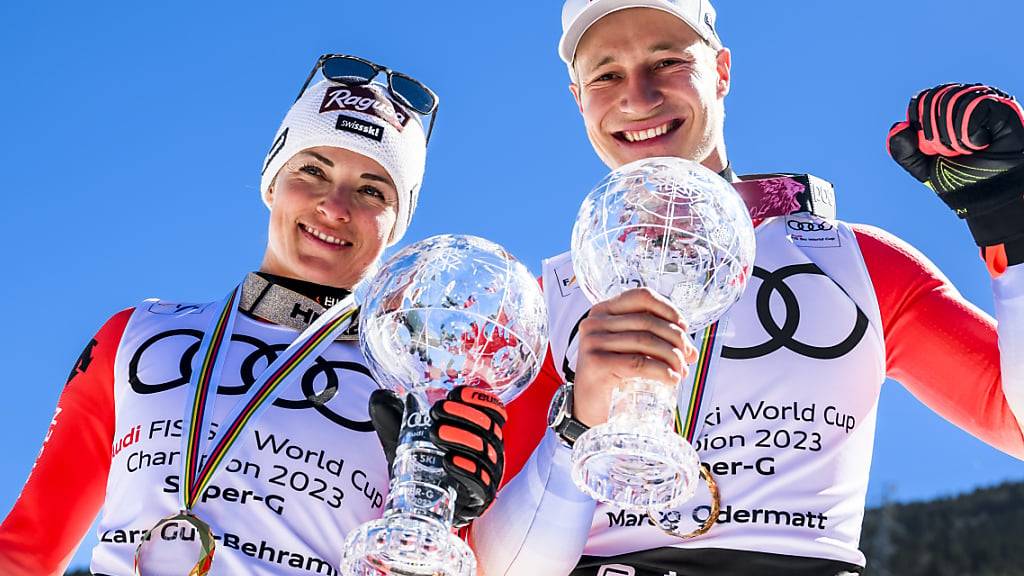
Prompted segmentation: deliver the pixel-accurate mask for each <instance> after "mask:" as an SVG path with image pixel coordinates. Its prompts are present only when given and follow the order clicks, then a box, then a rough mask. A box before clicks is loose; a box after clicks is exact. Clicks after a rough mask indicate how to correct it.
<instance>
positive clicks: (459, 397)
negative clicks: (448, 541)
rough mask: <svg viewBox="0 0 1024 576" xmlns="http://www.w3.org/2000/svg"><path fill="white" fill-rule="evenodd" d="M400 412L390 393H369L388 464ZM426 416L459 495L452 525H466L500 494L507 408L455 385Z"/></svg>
mask: <svg viewBox="0 0 1024 576" xmlns="http://www.w3.org/2000/svg"><path fill="white" fill-rule="evenodd" d="M403 410H404V404H403V403H402V401H401V400H400V399H399V398H398V396H396V395H395V394H394V393H393V392H391V391H388V390H374V391H373V393H372V394H371V395H370V419H371V420H372V421H373V426H374V429H375V430H376V431H377V436H378V438H379V439H380V443H381V446H383V448H384V454H385V456H386V457H387V460H388V466H389V467H390V466H391V464H392V463H393V462H394V459H395V451H396V450H397V449H398V437H399V432H400V429H401V424H402V414H403ZM430 417H431V418H432V420H433V422H432V424H431V429H430V438H431V440H432V441H433V442H434V444H436V445H437V447H438V448H440V449H441V450H442V451H443V452H444V469H445V472H447V473H448V477H449V479H450V480H451V482H452V486H453V487H454V488H455V491H456V493H457V497H456V500H455V525H456V526H464V525H466V524H469V523H470V522H471V521H472V520H473V519H475V518H477V517H478V516H480V515H481V514H483V512H484V511H485V510H487V508H488V507H489V506H490V505H491V503H492V502H493V501H494V497H495V495H496V494H497V492H498V484H499V483H500V482H501V476H502V473H503V472H504V470H505V447H504V442H503V439H502V433H501V427H502V426H504V425H505V418H506V415H505V407H504V406H503V405H502V403H501V401H500V400H498V398H497V397H496V396H494V395H493V394H490V393H489V392H486V391H484V390H480V389H477V388H469V387H465V386H459V387H456V388H455V389H453V390H452V391H451V392H449V393H448V397H447V398H446V399H444V400H441V401H440V402H437V403H436V404H434V406H433V407H432V408H431V410H430Z"/></svg>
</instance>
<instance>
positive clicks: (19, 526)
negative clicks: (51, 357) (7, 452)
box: [0, 309, 132, 576]
mask: <svg viewBox="0 0 1024 576" xmlns="http://www.w3.org/2000/svg"><path fill="white" fill-rule="evenodd" d="M131 313H132V310H131V309H128V310H124V311H122V312H119V313H118V314H116V315H114V316H113V317H111V319H110V320H108V321H107V323H106V324H104V325H103V327H102V328H100V331H99V332H97V333H96V336H95V337H94V338H93V339H92V340H91V341H90V342H89V343H88V344H87V345H86V347H85V350H84V351H83V352H82V355H81V356H80V357H79V358H78V361H77V362H76V363H75V366H74V368H72V370H71V375H70V376H69V377H68V382H67V384H66V385H65V387H64V390H63V392H61V395H60V400H59V401H58V402H57V409H56V411H55V413H54V416H53V421H52V422H50V429H49V430H48V431H47V433H46V438H45V439H43V448H42V450H41V451H40V453H39V457H38V458H36V462H35V465H34V466H33V468H32V472H31V473H30V474H29V477H28V481H27V482H26V483H25V487H24V488H23V489H22V491H21V495H20V496H19V497H18V500H17V501H16V502H15V503H14V508H12V509H11V512H10V514H8V515H7V518H6V519H5V520H4V521H3V524H0V574H4V575H5V576H29V575H31V576H39V575H40V574H54V575H60V574H63V573H64V568H65V567H66V566H67V564H68V562H70V561H71V557H72V555H73V554H74V552H75V549H76V548H77V547H78V544H79V543H80V542H81V541H82V538H83V537H84V536H85V533H86V531H87V530H88V529H89V526H90V525H91V524H92V521H93V519H95V518H96V514H97V513H98V512H99V510H100V507H101V506H102V505H103V498H104V494H105V492H106V485H107V474H108V472H109V471H110V459H111V457H110V449H111V446H112V445H113V438H114V356H115V354H116V353H117V347H118V343H119V342H120V341H121V335H122V334H123V333H124V328H125V325H126V324H127V323H128V318H129V317H130V316H131Z"/></svg>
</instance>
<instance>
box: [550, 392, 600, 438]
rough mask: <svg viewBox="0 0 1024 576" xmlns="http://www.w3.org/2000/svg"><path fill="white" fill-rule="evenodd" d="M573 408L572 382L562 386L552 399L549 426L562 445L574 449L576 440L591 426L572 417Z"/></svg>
mask: <svg viewBox="0 0 1024 576" xmlns="http://www.w3.org/2000/svg"><path fill="white" fill-rule="evenodd" d="M572 406H573V384H572V383H571V382H569V383H566V384H564V385H562V387H561V388H559V389H558V392H556V393H555V397H554V398H553V399H552V406H551V411H552V414H550V415H549V426H550V427H551V429H552V430H554V432H555V434H558V437H559V438H561V440H562V443H563V444H565V445H567V446H569V447H570V448H572V446H573V445H574V444H575V443H576V439H577V438H579V437H580V435H582V434H583V433H584V432H586V431H587V430H589V429H590V427H589V426H587V425H586V424H584V423H583V422H580V421H579V420H577V419H576V418H574V417H573V415H572V411H573V410H572Z"/></svg>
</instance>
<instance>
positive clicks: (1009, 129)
mask: <svg viewBox="0 0 1024 576" xmlns="http://www.w3.org/2000/svg"><path fill="white" fill-rule="evenodd" d="M888 149H889V155H890V156H892V158H893V159H894V160H895V161H896V162H897V163H899V165H900V166H902V167H903V168H904V169H905V170H906V171H907V172H909V173H910V174H911V175H912V176H914V177H915V178H917V179H918V180H919V181H921V182H924V183H925V184H926V185H927V186H928V187H930V188H931V189H932V190H934V191H935V192H936V193H938V195H939V198H941V199H942V200H943V201H944V202H945V203H946V204H947V205H948V206H949V207H950V208H952V209H953V211H954V212H956V214H957V216H959V217H960V218H963V219H964V220H966V221H967V225H968V227H969V228H970V230H971V234H972V235H973V236H974V240H975V242H976V243H977V244H978V246H980V247H981V248H982V254H983V255H984V256H985V258H986V261H987V262H989V264H990V266H989V267H990V270H991V269H992V265H993V263H994V260H999V259H1001V260H1002V262H1001V264H1002V268H1005V266H1006V265H1008V264H1018V263H1020V262H1024V111H1022V110H1021V106H1020V104H1018V103H1017V101H1016V100H1014V98H1013V97H1012V96H1010V95H1008V94H1006V93H1004V92H1002V91H1000V90H998V89H996V88H992V87H990V86H984V85H982V84H943V85H941V86H936V87H935V88H929V89H928V90H924V91H922V92H921V93H919V94H918V95H917V96H915V97H913V98H911V100H910V105H909V106H908V109H907V120H906V121H904V122H899V123H897V124H895V125H893V127H892V129H891V130H889V138H888Z"/></svg>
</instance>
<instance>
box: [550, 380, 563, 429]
mask: <svg viewBox="0 0 1024 576" xmlns="http://www.w3.org/2000/svg"><path fill="white" fill-rule="evenodd" d="M564 404H565V386H559V387H558V390H555V395H554V396H552V397H551V404H550V405H549V406H548V426H551V427H554V426H557V425H558V424H559V423H561V421H562V418H563V417H564V416H565V410H563V405H564Z"/></svg>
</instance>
